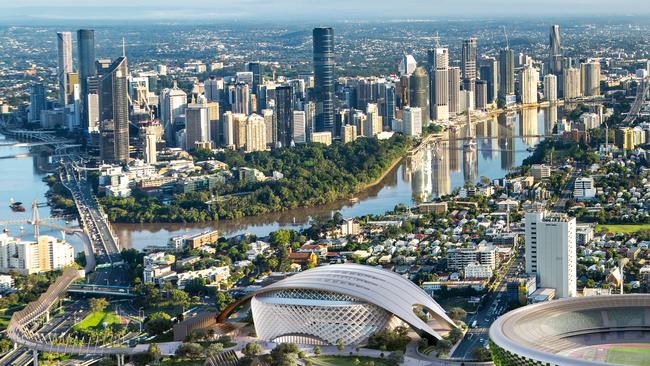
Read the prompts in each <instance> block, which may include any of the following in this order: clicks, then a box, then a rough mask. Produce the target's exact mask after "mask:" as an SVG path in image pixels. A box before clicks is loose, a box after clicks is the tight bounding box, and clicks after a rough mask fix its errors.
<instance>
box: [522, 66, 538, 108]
mask: <svg viewBox="0 0 650 366" xmlns="http://www.w3.org/2000/svg"><path fill="white" fill-rule="evenodd" d="M538 83H539V72H538V71H537V69H535V68H534V67H532V66H529V65H526V66H524V67H523V68H522V69H521V71H520V72H519V88H520V90H519V100H520V101H521V104H536V103H537V84H538Z"/></svg>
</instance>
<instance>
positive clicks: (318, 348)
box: [314, 346, 320, 356]
mask: <svg viewBox="0 0 650 366" xmlns="http://www.w3.org/2000/svg"><path fill="white" fill-rule="evenodd" d="M314 354H315V355H316V356H318V355H320V347H319V346H314Z"/></svg>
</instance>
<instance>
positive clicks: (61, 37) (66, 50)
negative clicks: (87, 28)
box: [56, 32, 72, 106]
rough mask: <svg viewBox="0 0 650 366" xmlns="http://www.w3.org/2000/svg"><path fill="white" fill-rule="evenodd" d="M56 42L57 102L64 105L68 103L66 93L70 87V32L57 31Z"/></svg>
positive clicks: (68, 92)
mask: <svg viewBox="0 0 650 366" xmlns="http://www.w3.org/2000/svg"><path fill="white" fill-rule="evenodd" d="M56 44H57V50H58V67H57V75H56V76H57V80H58V82H59V104H61V106H65V105H67V104H68V95H69V94H70V89H69V85H68V81H67V80H66V79H67V75H68V74H69V73H71V72H72V33H70V32H58V33H57V34H56Z"/></svg>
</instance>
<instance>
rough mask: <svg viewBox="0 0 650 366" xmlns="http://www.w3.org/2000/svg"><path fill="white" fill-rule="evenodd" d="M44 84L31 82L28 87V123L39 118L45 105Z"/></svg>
mask: <svg viewBox="0 0 650 366" xmlns="http://www.w3.org/2000/svg"><path fill="white" fill-rule="evenodd" d="M46 101H47V99H46V95H45V85H44V84H43V83H33V84H32V85H31V86H30V87H29V115H28V116H27V117H28V119H29V122H30V123H33V122H38V121H40V120H41V112H42V111H44V110H45V107H46Z"/></svg>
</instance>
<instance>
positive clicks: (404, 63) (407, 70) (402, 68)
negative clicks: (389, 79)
mask: <svg viewBox="0 0 650 366" xmlns="http://www.w3.org/2000/svg"><path fill="white" fill-rule="evenodd" d="M417 67H418V63H417V62H416V61H415V58H414V57H413V55H408V54H406V53H404V56H403V57H402V60H401V61H400V63H399V66H398V71H399V74H400V76H406V77H409V76H411V74H412V73H413V72H414V71H415V69H416V68H417Z"/></svg>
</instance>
